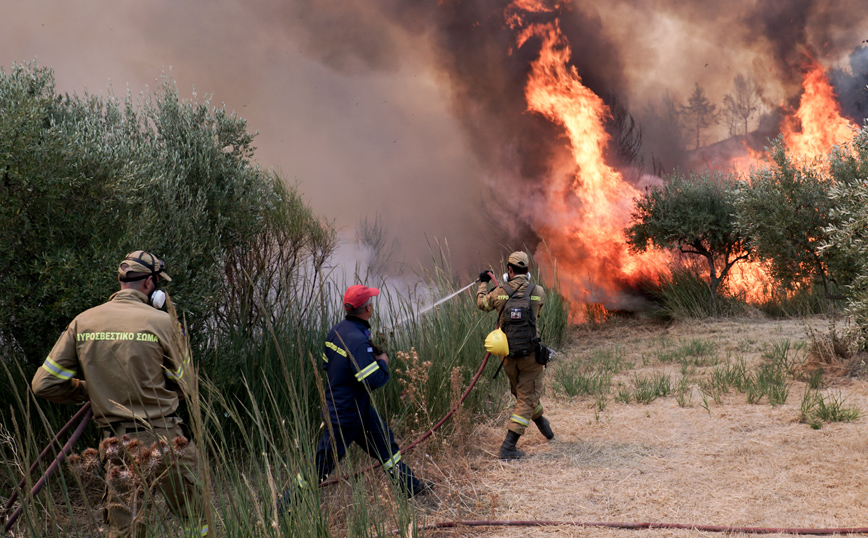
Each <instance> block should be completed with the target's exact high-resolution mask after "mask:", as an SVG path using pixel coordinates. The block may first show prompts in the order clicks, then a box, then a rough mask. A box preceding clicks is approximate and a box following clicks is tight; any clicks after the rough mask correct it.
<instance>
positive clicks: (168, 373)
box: [166, 366, 184, 381]
mask: <svg viewBox="0 0 868 538" xmlns="http://www.w3.org/2000/svg"><path fill="white" fill-rule="evenodd" d="M183 375H184V367H183V366H179V367H178V369H177V370H175V371H174V372H173V371H172V370H169V369H168V368H167V369H166V377H168V378H169V379H171V380H173V381H177V380H178V379H181V377H182V376H183Z"/></svg>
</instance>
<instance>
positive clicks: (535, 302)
mask: <svg viewBox="0 0 868 538" xmlns="http://www.w3.org/2000/svg"><path fill="white" fill-rule="evenodd" d="M527 285H528V278H527V275H515V276H514V277H512V278H511V279H509V287H510V288H512V289H515V287H516V286H519V288H518V290H517V291H516V293H517V294H519V295H518V296H519V297H524V292H525V288H526V287H527ZM530 285H532V286H534V287H533V288H531V295H530V303H531V308H533V313H534V316H535V317H536V319H537V320H539V311H540V309H542V307H543V304H544V303H545V300H546V292H545V290H544V289H543V287H542V286H540V285H538V284H532V283H531V284H530ZM508 300H509V295H507V294H506V290H504V289H503V286H502V285H501V286H497V287H496V288H494V289H493V290H491V291H488V283H487V282H480V283H479V289H478V290H477V291H476V306H478V307H479V309H480V310H485V311H490V310H497V315H498V321H500V316H502V315H503V306H504V305H505V304H506V301H508ZM498 325H502V323H499V324H498ZM537 336H539V323H537Z"/></svg>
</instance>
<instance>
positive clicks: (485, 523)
mask: <svg viewBox="0 0 868 538" xmlns="http://www.w3.org/2000/svg"><path fill="white" fill-rule="evenodd" d="M564 526H572V527H609V528H614V529H687V530H696V531H703V532H741V533H744V534H797V535H829V534H868V527H850V528H846V527H845V528H840V529H798V528H794V529H788V528H783V527H730V526H725V525H690V524H683V523H618V522H615V523H609V522H599V521H591V522H583V521H547V520H530V521H527V520H525V521H509V520H466V521H443V522H441V523H431V524H428V525H420V526H418V527H416V529H417V530H434V529H448V528H456V527H564ZM401 532H402V530H401V529H395V530H393V531H392V534H399V533H401Z"/></svg>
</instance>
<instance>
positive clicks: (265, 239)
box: [0, 63, 334, 364]
mask: <svg viewBox="0 0 868 538" xmlns="http://www.w3.org/2000/svg"><path fill="white" fill-rule="evenodd" d="M246 127H247V126H246V122H245V121H244V120H243V119H241V118H238V117H237V116H235V115H234V114H231V113H228V112H226V111H225V110H224V109H222V108H214V107H212V106H211V104H210V102H209V100H208V99H203V100H199V99H198V98H194V99H193V100H181V99H179V97H178V92H177V88H176V87H175V86H174V84H173V83H172V81H171V80H168V79H164V80H163V82H162V84H161V85H159V87H158V88H157V89H156V90H154V91H152V92H150V93H147V94H143V95H140V96H138V97H137V98H133V97H132V96H131V95H126V96H124V97H123V98H118V97H116V96H115V95H113V94H112V93H111V92H109V96H108V97H94V96H90V95H85V96H83V97H79V96H69V95H62V96H61V95H56V93H55V88H54V78H53V72H52V71H51V70H50V69H46V68H41V67H39V66H37V65H35V64H34V63H27V64H23V65H13V66H12V68H11V69H10V71H9V73H6V72H5V71H3V70H0V196H2V199H3V200H4V202H3V204H2V205H0V229H2V230H4V232H5V233H3V234H2V235H0V281H2V282H3V290H2V291H0V341H3V342H5V343H7V344H9V345H10V346H11V348H12V349H14V350H15V351H16V352H17V353H19V354H22V355H23V356H25V357H26V358H27V360H28V361H29V362H31V363H33V364H40V363H41V362H42V360H43V359H44V357H45V354H46V353H47V352H48V350H49V349H50V347H51V345H52V344H53V343H54V341H55V339H56V338H57V336H58V334H59V333H60V331H62V330H63V329H64V327H65V326H66V324H67V323H69V321H70V320H71V319H72V318H73V317H74V316H75V315H77V314H78V313H80V312H81V311H83V310H84V309H86V308H88V307H92V306H95V305H97V304H100V303H102V302H104V301H105V300H106V299H107V298H108V297H109V295H110V294H111V293H113V292H114V291H115V290H116V289H117V288H118V283H117V278H116V275H117V273H116V271H117V265H118V263H119V262H120V260H121V259H123V257H124V255H125V254H126V253H127V252H130V251H133V250H137V249H145V250H149V251H152V252H153V253H155V254H156V255H158V256H159V257H161V258H162V259H163V260H164V261H165V262H166V264H167V271H168V273H169V274H170V275H172V278H173V281H172V282H171V283H169V284H168V285H167V286H166V289H167V291H168V292H169V294H170V295H171V296H172V297H173V300H174V301H175V303H176V304H177V306H178V307H179V309H180V311H181V313H182V314H183V315H184V317H185V320H186V322H187V323H188V324H189V325H190V327H191V331H190V335H191V338H192V340H193V343H194V345H196V346H199V348H200V349H203V348H204V347H206V346H207V345H209V344H213V343H215V342H217V341H219V339H220V337H221V332H223V333H225V332H226V331H229V330H235V326H236V325H237V324H242V325H245V324H246V325H251V326H252V325H257V324H260V325H261V324H262V323H263V322H264V321H265V320H264V319H263V317H262V316H263V312H262V311H261V308H260V306H259V305H263V306H265V308H266V309H269V306H271V307H276V306H282V305H287V304H288V302H289V301H290V300H291V297H290V296H291V293H290V292H288V291H287V290H290V289H292V290H293V293H294V292H295V291H297V290H299V289H301V288H302V287H305V286H302V285H301V284H300V281H301V279H302V278H307V277H309V276H310V274H311V273H313V274H316V275H318V274H319V271H320V270H321V268H322V264H323V262H324V260H325V258H326V257H327V256H328V254H329V253H330V252H331V251H332V249H333V248H334V232H333V229H332V227H331V225H329V224H328V223H324V222H322V221H321V220H320V219H318V218H317V217H316V216H315V215H314V214H313V213H312V211H311V210H310V209H309V208H308V207H307V206H306V205H305V204H304V203H303V201H302V200H301V198H300V195H299V194H298V192H297V191H296V190H295V189H294V188H290V187H286V186H285V185H284V184H283V182H282V181H281V179H280V178H279V177H277V176H276V175H274V174H273V173H270V172H267V171H265V170H262V169H261V168H259V167H258V166H256V165H254V163H252V162H251V157H252V156H253V151H254V147H253V145H252V142H253V135H252V134H250V133H248V132H247V130H246ZM243 290H246V291H243ZM254 290H255V292H254ZM268 311H269V315H270V316H274V315H276V313H279V312H280V308H273V309H269V310H268Z"/></svg>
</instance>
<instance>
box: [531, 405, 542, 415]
mask: <svg viewBox="0 0 868 538" xmlns="http://www.w3.org/2000/svg"><path fill="white" fill-rule="evenodd" d="M542 412H543V405H542V404H539V405H538V406H536V407H535V408H534V410H533V414H534V415H536V414H542Z"/></svg>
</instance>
